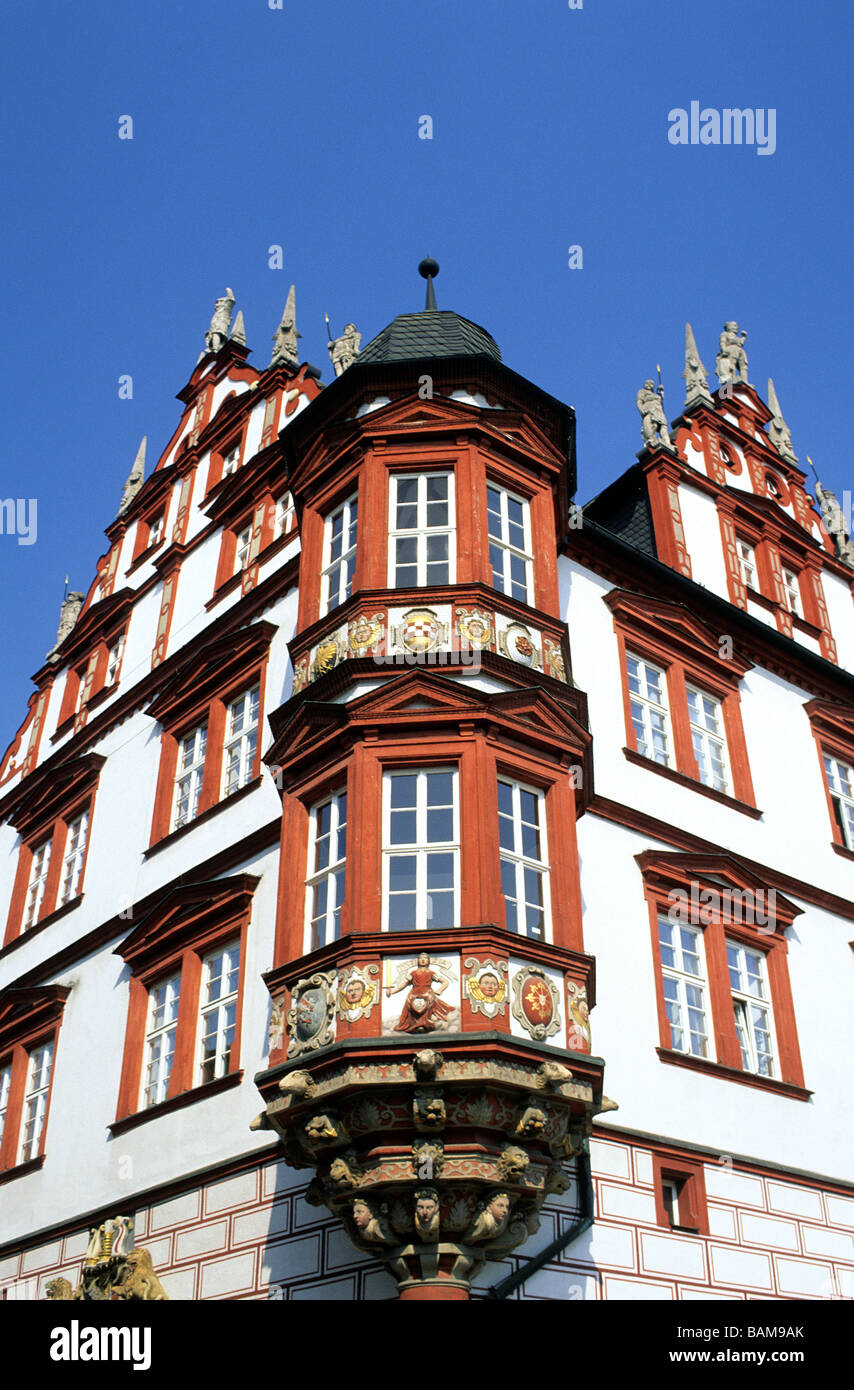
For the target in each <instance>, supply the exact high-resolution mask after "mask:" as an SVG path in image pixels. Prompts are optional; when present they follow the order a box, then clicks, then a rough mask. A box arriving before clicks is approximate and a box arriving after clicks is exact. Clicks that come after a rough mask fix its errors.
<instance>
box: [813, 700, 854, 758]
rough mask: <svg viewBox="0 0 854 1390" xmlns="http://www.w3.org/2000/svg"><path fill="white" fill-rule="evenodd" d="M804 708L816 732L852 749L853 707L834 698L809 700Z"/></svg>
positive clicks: (853, 739) (853, 738) (853, 744)
mask: <svg viewBox="0 0 854 1390" xmlns="http://www.w3.org/2000/svg"><path fill="white" fill-rule="evenodd" d="M804 709H805V710H806V713H807V717H808V719H809V721H810V723H811V724H812V726H813V729H814V730H815V732H816V733H817V734H819V735H821V737H822V738H830V739H833V740H834V741H835V742H836V743H839V744H842V745H843V746H844V747H846V748H847V749H849V750H854V708H852V707H851V706H850V705H839V704H837V703H836V702H835V701H834V700H810V701H809V703H808V704H806V705H804Z"/></svg>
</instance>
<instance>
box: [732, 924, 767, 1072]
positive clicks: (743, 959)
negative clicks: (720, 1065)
mask: <svg viewBox="0 0 854 1390" xmlns="http://www.w3.org/2000/svg"><path fill="white" fill-rule="evenodd" d="M726 953H727V965H728V967H729V980H730V993H731V995H732V1007H733V1012H734V1014H735V1031H736V1036H737V1038H738V1045H739V1050H740V1052H741V1064H742V1066H743V1068H744V1070H745V1071H748V1072H753V1073H754V1074H755V1075H756V1076H769V1077H774V1076H776V1074H777V1067H776V1059H775V1052H774V1048H775V1043H776V1038H775V1029H774V1008H773V1004H772V1001H771V990H770V986H769V982H768V963H767V961H766V959H765V953H764V951H757V950H754V948H753V947H752V946H744V945H743V944H742V943H741V942H740V941H734V940H731V939H730V938H729V937H727V938H726ZM733 955H735V957H736V961H735V962H734V961H733V959H732V957H733ZM748 958H752V959H753V960H754V961H757V962H758V965H759V968H758V970H755V971H754V972H753V973H754V977H755V978H756V979H758V981H759V992H758V993H755V992H754V991H753V990H751V989H750V988H749V974H748ZM733 971H735V972H736V973H737V975H738V977H739V982H738V984H737V985H736V984H734V983H733ZM755 1011H761V1012H762V1013H763V1014H764V1015H765V1026H764V1027H763V1028H762V1029H761V1031H762V1032H763V1033H764V1034H765V1035H766V1036H767V1038H768V1048H767V1051H766V1052H764V1053H762V1054H760V1050H759V1047H758V1045H757V1038H756V1031H757V1020H756V1019H755V1018H754V1017H753V1012H755ZM761 1057H767V1059H768V1060H767V1065H766V1066H765V1067H764V1068H763V1067H762V1066H761V1064H760V1058H761Z"/></svg>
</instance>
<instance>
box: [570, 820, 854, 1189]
mask: <svg viewBox="0 0 854 1390" xmlns="http://www.w3.org/2000/svg"><path fill="white" fill-rule="evenodd" d="M578 839H579V854H580V862H581V888H582V900H583V907H584V944H585V949H586V950H587V951H589V952H590V953H591V954H592V955H594V956H595V957H596V998H597V1004H596V1008H595V1010H594V1011H593V1015H592V1026H593V1051H594V1053H595V1054H596V1055H598V1056H602V1057H604V1058H605V1061H606V1072H605V1090H606V1092H607V1094H608V1095H609V1096H611V1097H613V1099H614V1100H616V1101H617V1102H618V1103H619V1106H620V1109H619V1111H618V1112H617V1113H616V1114H615V1116H614V1120H615V1123H617V1124H619V1125H620V1126H621V1127H623V1128H626V1129H629V1130H632V1129H634V1130H638V1131H641V1132H644V1133H649V1134H660V1135H663V1136H666V1137H670V1138H674V1139H681V1140H683V1141H684V1142H687V1143H689V1144H692V1143H693V1144H701V1145H708V1146H709V1147H711V1148H715V1149H716V1150H717V1151H718V1152H719V1153H721V1154H726V1153H730V1154H743V1155H749V1156H752V1157H756V1158H758V1159H767V1160H770V1161H772V1162H777V1163H784V1164H786V1165H787V1166H791V1167H793V1168H803V1169H807V1170H813V1171H815V1172H819V1173H823V1174H825V1175H827V1176H829V1177H835V1178H838V1179H840V1180H842V1181H846V1180H848V1179H850V1123H842V1122H841V1115H840V1102H841V1098H842V1097H843V1096H844V1095H845V1094H846V1093H847V1089H848V1088H849V1084H850V1083H849V1081H848V1079H847V1075H848V1062H847V1060H846V1049H845V1047H844V1046H836V1047H834V1046H833V1045H832V1042H831V1040H832V1039H833V1038H838V1039H840V1040H841V1039H843V1038H845V1037H847V1036H848V1035H849V1033H850V1021H849V1006H848V1000H847V993H848V992H847V988H846V987H845V985H844V984H843V983H842V981H843V980H844V979H845V978H847V976H848V974H849V972H850V970H851V960H850V956H851V952H850V947H849V946H848V939H849V937H850V935H851V924H850V922H845V921H843V920H841V919H838V918H833V917H832V916H830V915H829V914H828V913H826V912H822V911H820V910H819V909H817V908H814V907H810V906H809V905H807V904H801V906H803V907H804V908H805V912H804V915H803V916H801V917H798V918H797V919H796V922H795V926H794V928H793V929H792V931H791V932H790V933H789V954H788V962H789V971H790V978H791V984H792V993H793V997H794V1004H795V1013H796V1018H797V1027H798V1037H799V1042H800V1046H801V1052H802V1058H803V1063H804V1077H805V1084H806V1086H807V1088H808V1089H811V1090H813V1091H814V1095H813V1097H812V1100H811V1101H810V1102H809V1103H808V1104H807V1103H803V1102H799V1101H795V1100H791V1099H789V1098H788V1097H783V1096H777V1095H773V1094H771V1093H769V1092H765V1091H761V1090H758V1089H757V1088H755V1087H752V1086H744V1085H740V1084H738V1083H737V1082H731V1081H729V1080H724V1079H718V1078H717V1077H714V1076H706V1075H701V1074H699V1073H697V1072H695V1071H689V1070H687V1069H682V1068H680V1067H676V1066H671V1065H668V1064H667V1063H663V1062H661V1061H660V1060H659V1058H658V1055H657V1053H656V1051H655V1049H656V1047H657V1046H658V1043H659V1028H658V1017H657V1011H656V999H655V975H654V966H653V955H652V943H651V938H650V926H649V914H648V909H647V904H646V900H645V898H644V894H643V881H642V878H641V873H640V870H639V868H638V866H637V865H636V864H635V862H634V856H635V855H636V854H639V853H641V851H642V850H644V849H647V848H650V847H659V846H656V845H655V842H654V841H651V840H649V839H648V838H647V837H646V836H643V835H640V834H637V833H635V832H633V831H630V830H627V829H625V828H624V827H622V826H618V825H615V824H613V823H611V822H608V821H606V820H604V819H602V818H600V817H597V816H595V815H590V814H588V815H585V816H583V817H582V819H581V820H580V821H579V823H578ZM660 847H661V848H664V849H666V848H668V847H667V846H664V845H662V846H660ZM837 981H838V983H837V984H836V986H835V987H834V982H837ZM629 982H630V983H629Z"/></svg>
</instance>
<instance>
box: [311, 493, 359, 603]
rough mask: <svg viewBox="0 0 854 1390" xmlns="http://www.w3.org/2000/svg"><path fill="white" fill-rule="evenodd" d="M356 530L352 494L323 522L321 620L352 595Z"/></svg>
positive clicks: (356, 503)
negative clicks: (324, 524)
mask: <svg viewBox="0 0 854 1390" xmlns="http://www.w3.org/2000/svg"><path fill="white" fill-rule="evenodd" d="M358 529H359V501H358V496H357V494H356V493H353V495H352V496H351V497H348V498H347V500H346V502H342V503H341V505H340V506H339V507H336V508H335V510H334V511H333V512H330V513H329V515H328V516H327V518H326V533H325V537H324V543H323V570H322V574H321V580H320V614H321V617H322V616H323V615H324V614H325V613H331V612H332V610H333V609H334V608H338V607H339V605H340V604H342V603H344V602H345V600H346V599H348V598H349V597H350V595H351V594H352V592H353V577H354V575H355V572H356V541H357V537H358Z"/></svg>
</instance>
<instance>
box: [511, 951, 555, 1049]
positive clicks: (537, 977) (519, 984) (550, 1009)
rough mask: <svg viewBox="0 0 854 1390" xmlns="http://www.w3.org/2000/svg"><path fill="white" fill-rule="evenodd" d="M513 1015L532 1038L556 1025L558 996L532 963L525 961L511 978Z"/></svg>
mask: <svg viewBox="0 0 854 1390" xmlns="http://www.w3.org/2000/svg"><path fill="white" fill-rule="evenodd" d="M513 1017H514V1018H515V1019H516V1020H517V1021H518V1022H519V1023H521V1025H522V1027H523V1028H524V1029H525V1032H526V1033H530V1035H531V1037H532V1038H533V1039H534V1040H535V1041H536V1042H542V1041H543V1039H544V1038H550V1037H551V1036H552V1035H553V1034H554V1033H556V1032H557V1031H558V1029H559V1028H560V996H559V994H558V992H557V989H556V988H555V986H554V984H553V983H552V981H551V980H550V979H549V977H548V975H546V974H545V972H544V971H543V970H540V969H539V968H538V967H537V966H535V965H526V966H525V967H524V968H523V969H522V970H520V971H518V973H517V974H516V975H515V977H514V979H513Z"/></svg>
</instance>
